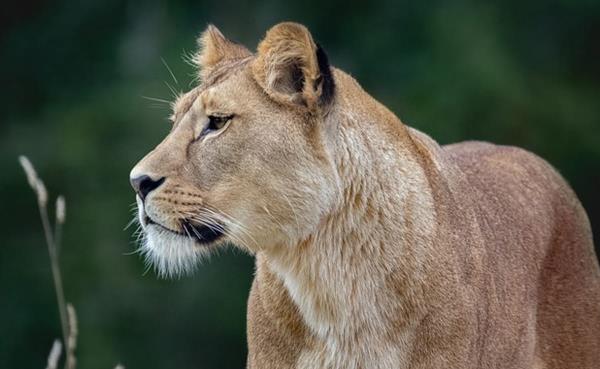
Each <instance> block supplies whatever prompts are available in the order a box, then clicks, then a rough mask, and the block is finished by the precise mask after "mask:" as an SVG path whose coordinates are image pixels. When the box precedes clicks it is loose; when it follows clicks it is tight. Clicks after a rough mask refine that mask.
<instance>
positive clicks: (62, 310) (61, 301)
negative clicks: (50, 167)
mask: <svg viewBox="0 0 600 369" xmlns="http://www.w3.org/2000/svg"><path fill="white" fill-rule="evenodd" d="M38 207H39V209H40V218H41V219H42V226H43V227H44V235H45V236H46V244H47V245H48V254H49V255H50V265H51V267H52V279H53V280H54V290H55V291H56V300H57V303H58V313H59V315H60V325H61V328H62V336H63V342H64V344H65V347H66V348H67V350H65V351H67V352H68V344H69V342H68V340H67V337H68V332H69V326H68V323H67V308H66V302H65V295H64V292H63V285H62V278H61V276H60V267H59V265H58V255H57V254H56V246H55V244H54V238H53V237H52V229H51V228H50V220H49V219H48V210H47V208H46V206H44V205H42V204H39V206H38Z"/></svg>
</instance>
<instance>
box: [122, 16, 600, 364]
mask: <svg viewBox="0 0 600 369" xmlns="http://www.w3.org/2000/svg"><path fill="white" fill-rule="evenodd" d="M214 34H217V35H220V36H219V37H217V38H216V40H215V38H214V37H213V35H214ZM202 39H203V40H204V41H203V43H204V53H208V54H206V55H204V56H202V57H200V59H199V60H200V61H201V67H202V68H203V71H202V72H201V73H203V74H204V77H203V81H204V82H203V84H202V85H200V86H199V87H197V88H195V89H194V90H192V91H191V92H189V93H188V94H186V95H185V96H183V97H182V98H180V99H179V100H178V103H177V104H176V106H175V111H174V116H173V117H174V127H173V130H172V131H171V133H170V134H169V135H168V136H167V138H166V139H165V140H164V141H163V142H162V143H161V144H160V145H158V146H157V147H156V148H155V149H154V150H153V151H152V152H151V153H150V154H148V156H146V158H144V159H143V160H142V161H141V162H140V163H138V165H137V166H136V167H135V168H134V169H133V170H132V174H131V176H132V178H135V177H137V176H140V175H142V174H145V175H149V176H151V177H153V178H159V177H165V178H166V180H165V182H164V183H163V184H162V185H161V186H160V187H158V188H157V189H155V190H154V191H152V192H151V193H150V194H149V195H148V196H147V198H146V200H145V202H144V203H142V202H141V201H138V203H139V205H140V207H141V209H140V214H141V216H142V215H144V214H147V215H150V216H151V218H153V219H154V220H155V221H157V222H159V223H160V224H161V225H162V226H163V227H165V228H167V229H171V230H172V231H168V230H166V229H164V228H160V227H158V226H148V225H144V229H145V231H146V237H147V241H146V246H145V250H146V252H147V253H148V254H149V257H150V259H151V261H153V262H154V263H155V264H156V266H157V268H158V269H159V271H161V272H163V273H164V274H175V273H181V272H185V271H188V270H189V269H191V268H193V266H194V265H195V264H196V262H197V259H198V258H199V257H200V256H201V255H203V254H204V253H206V252H208V251H209V250H210V249H211V248H215V247H218V246H219V245H222V244H223V243H225V242H232V243H234V244H235V245H237V246H239V247H242V248H243V249H245V250H248V251H249V252H251V253H253V254H255V255H256V276H255V279H254V283H253V285H252V290H251V292H250V298H249V302H248V347H249V354H248V368H251V369H285V368H332V369H333V368H356V369H358V368H365V369H366V368H380V369H384V368H385V369H388V368H389V369H391V368H394V369H396V368H413V369H420V368H460V369H465V368H473V369H474V368H546V369H550V368H552V369H564V368H566V369H569V368H572V369H585V368H587V369H591V368H596V367H598V363H600V338H599V337H600V268H599V267H598V263H597V260H596V256H595V254H594V249H593V242H592V234H591V230H590V226H589V222H588V219H587V216H586V214H585V211H584V210H583V208H582V206H581V204H580V203H579V201H578V200H577V198H576V196H575V194H574V193H573V192H572V190H571V189H570V188H569V186H568V185H567V184H566V183H565V181H564V180H563V179H562V178H561V177H560V175H559V174H558V173H557V172H556V171H555V170H554V169H553V168H552V167H551V166H550V165H548V164H547V163H546V162H544V161H543V160H542V159H540V158H538V157H536V156H535V155H533V154H531V153H528V152H526V151H524V150H521V149H518V148H513V147H506V146H496V145H492V144H487V143H481V142H466V143H460V144H455V145H450V146H443V147H442V146H439V145H438V144H437V143H436V142H435V141H433V140H432V139H431V138H429V137H428V136H426V135H425V134H423V133H421V132H418V131H416V130H414V129H412V128H408V127H406V126H405V125H403V124H402V123H401V122H400V121H399V120H398V118H397V117H396V116H395V115H394V114H393V113H391V112H390V111H389V110H388V109H386V108H385V107H384V106H382V105H381V104H380V103H378V102H377V101H375V100H374V99H373V98H372V97H370V96H369V95H368V94H367V93H366V92H365V91H363V90H362V89H361V87H360V86H359V85H358V83H357V82H356V81H355V80H354V79H352V78H351V77H350V76H348V75H347V74H345V73H344V72H342V71H340V70H337V69H334V72H333V77H334V80H335V85H336V89H335V91H336V92H335V96H334V99H333V100H332V102H331V103H330V104H328V105H327V106H325V105H324V104H323V103H320V102H319V101H320V100H319V98H320V95H321V94H322V93H324V92H323V85H322V84H320V82H322V78H321V77H322V75H323V70H320V69H319V68H320V67H319V65H318V63H317V59H316V56H315V52H316V49H315V48H316V46H315V43H314V41H313V39H312V37H311V36H310V33H308V31H307V30H306V28H304V27H303V26H300V25H297V24H293V23H284V24H280V25H277V26H275V27H274V28H273V29H271V30H270V31H269V32H268V33H267V35H266V37H265V39H264V40H263V41H262V42H261V43H260V46H259V48H258V54H257V55H256V56H249V55H246V53H241V54H240V52H239V49H238V48H237V47H234V48H229V47H221V46H222V45H228V41H227V40H226V39H225V38H224V37H222V35H221V34H220V32H218V33H217V31H215V29H212V28H209V30H207V33H205V35H204V36H203V37H202ZM215 53H216V55H218V57H215V56H214V55H215ZM224 60H225V61H227V62H226V63H223V61H224ZM290 65H291V66H292V68H291V69H290ZM293 68H296V71H297V70H300V71H301V73H302V81H303V84H302V85H298V84H296V83H295V82H298V81H294V80H293V78H290V77H291V75H290V70H292V69H293ZM214 114H229V115H233V119H232V120H231V121H230V122H229V123H228V125H227V126H226V128H224V129H223V130H221V131H219V132H218V133H217V134H215V135H213V136H206V137H199V134H200V132H201V131H202V128H203V127H204V126H205V125H206V124H207V123H206V122H207V119H208V118H207V116H209V115H214ZM138 200H139V199H138ZM185 218H191V219H202V221H206V222H208V221H211V220H215V219H216V220H219V221H221V222H222V223H223V224H225V227H226V235H225V238H224V239H221V240H219V241H217V242H215V244H211V245H208V246H206V245H199V244H197V243H195V242H194V241H193V240H192V239H191V238H188V237H186V236H185V235H181V234H176V233H177V232H178V233H182V229H181V220H182V219H185Z"/></svg>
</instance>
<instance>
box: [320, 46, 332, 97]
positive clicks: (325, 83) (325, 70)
mask: <svg viewBox="0 0 600 369" xmlns="http://www.w3.org/2000/svg"><path fill="white" fill-rule="evenodd" d="M317 63H318V64H319V72H320V73H321V76H320V77H319V78H318V79H317V81H316V83H317V84H318V83H321V84H322V87H321V97H320V103H321V104H323V105H326V104H329V103H330V102H331V100H333V96H334V94H335V83H334V81H333V74H332V73H331V67H330V66H329V61H328V60H327V54H325V50H323V48H322V47H321V45H319V44H317Z"/></svg>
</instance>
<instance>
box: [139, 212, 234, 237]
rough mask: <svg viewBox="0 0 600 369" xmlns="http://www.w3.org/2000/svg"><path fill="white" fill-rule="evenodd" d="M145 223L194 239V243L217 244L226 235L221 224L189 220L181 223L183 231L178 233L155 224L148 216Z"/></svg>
mask: <svg viewBox="0 0 600 369" xmlns="http://www.w3.org/2000/svg"><path fill="white" fill-rule="evenodd" d="M144 223H145V224H146V225H154V226H157V227H159V228H161V229H163V230H166V231H169V232H171V233H175V234H177V235H179V236H183V237H189V238H192V239H193V240H194V241H196V242H197V243H200V244H209V243H212V242H215V241H216V240H218V239H219V238H221V237H223V236H224V234H225V232H224V229H223V226H222V225H220V224H207V225H204V224H194V223H192V222H190V221H189V220H183V221H182V222H181V228H182V229H183V230H182V231H180V232H178V231H175V230H173V229H171V228H167V227H165V226H163V225H162V224H160V223H158V222H155V221H154V220H152V218H150V217H149V216H147V215H146V216H145V217H144Z"/></svg>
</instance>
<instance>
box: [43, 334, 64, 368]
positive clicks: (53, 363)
mask: <svg viewBox="0 0 600 369" xmlns="http://www.w3.org/2000/svg"><path fill="white" fill-rule="evenodd" d="M61 351H62V344H61V343H60V340H54V344H52V348H51V349H50V354H48V364H47V365H46V369H56V368H57V367H58V360H59V359H60V352H61Z"/></svg>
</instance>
